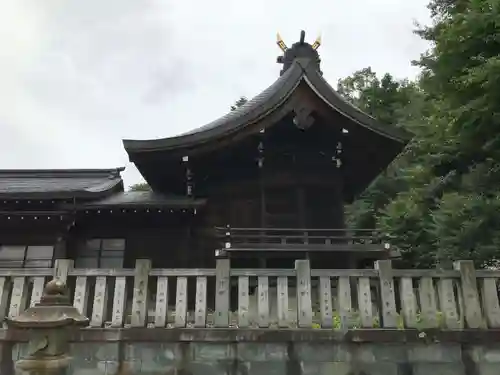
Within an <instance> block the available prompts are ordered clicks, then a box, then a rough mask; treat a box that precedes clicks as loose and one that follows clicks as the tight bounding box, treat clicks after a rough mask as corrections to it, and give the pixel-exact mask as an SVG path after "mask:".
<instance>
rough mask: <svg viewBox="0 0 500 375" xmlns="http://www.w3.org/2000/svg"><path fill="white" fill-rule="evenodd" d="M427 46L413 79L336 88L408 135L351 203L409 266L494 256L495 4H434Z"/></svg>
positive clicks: (499, 254) (498, 143)
mask: <svg viewBox="0 0 500 375" xmlns="http://www.w3.org/2000/svg"><path fill="white" fill-rule="evenodd" d="M429 8H430V9H431V12H432V16H433V24H432V26H431V27H426V28H422V29H421V30H419V31H418V34H419V35H420V36H421V37H422V38H424V39H426V40H428V41H429V42H431V45H432V47H431V49H430V50H429V51H428V52H427V53H426V54H424V55H423V56H422V57H421V59H420V60H419V61H418V62H416V64H417V65H418V66H420V67H421V69H422V74H421V76H420V78H419V80H418V81H417V82H408V81H398V80H395V79H394V78H393V77H391V76H390V75H389V74H386V75H385V76H384V77H382V78H381V79H379V78H377V76H376V75H375V74H374V73H373V72H372V71H371V70H370V69H365V70H363V71H360V72H356V73H354V74H353V75H352V76H351V77H348V78H345V79H343V80H341V81H340V82H339V87H338V88H339V91H340V92H341V93H342V94H343V95H344V96H345V97H346V98H347V99H348V100H350V101H352V102H353V103H354V104H356V105H358V106H359V107H360V108H362V109H363V110H365V111H367V112H369V113H371V114H373V115H374V116H375V117H377V118H379V119H380V120H381V121H385V122H387V123H393V124H398V125H399V126H404V127H406V128H408V129H409V130H410V131H412V132H414V133H415V135H416V137H415V139H414V141H413V142H412V143H411V144H410V145H409V147H408V148H407V150H406V151H405V153H404V154H403V155H401V157H400V158H398V160H396V161H395V162H394V163H393V164H392V165H391V166H390V167H389V168H388V170H387V171H386V172H385V173H384V174H383V175H382V176H380V177H379V178H378V179H377V180H376V181H375V182H374V183H373V184H372V185H371V186H370V187H369V189H368V190H367V191H366V192H365V193H364V194H363V195H362V196H360V197H359V199H358V200H357V201H356V202H355V203H354V204H353V205H352V206H351V207H350V210H349V217H350V221H351V224H352V225H354V226H357V227H367V226H370V225H376V226H378V227H379V228H380V229H381V230H382V231H383V232H384V233H386V234H387V235H388V236H390V237H391V242H392V243H393V244H394V245H395V246H397V247H398V248H399V249H400V250H402V251H403V254H404V259H405V260H406V261H407V262H408V264H409V265H411V266H415V267H420V266H431V265H434V264H441V265H447V264H448V263H449V262H450V261H452V260H455V259H473V260H474V261H475V262H476V264H477V265H478V266H490V265H496V264H497V261H498V260H499V258H500V90H498V87H499V83H500V2H498V1H491V0H470V1H465V0H463V1H458V0H456V1H450V0H434V1H432V2H431V4H430V5H429Z"/></svg>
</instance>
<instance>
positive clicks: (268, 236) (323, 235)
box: [215, 226, 389, 256]
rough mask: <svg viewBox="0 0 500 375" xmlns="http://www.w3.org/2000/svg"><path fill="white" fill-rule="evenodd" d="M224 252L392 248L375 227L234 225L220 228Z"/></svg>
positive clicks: (218, 229) (374, 249) (216, 229)
mask: <svg viewBox="0 0 500 375" xmlns="http://www.w3.org/2000/svg"><path fill="white" fill-rule="evenodd" d="M215 233H216V237H217V238H218V240H219V248H220V253H221V255H223V254H224V253H230V252H244V251H247V252H248V251H250V252H258V251H263V252H265V253H267V254H270V255H271V256H272V255H273V253H277V252H284V251H286V252H321V251H336V250H337V251H347V250H352V249H358V250H365V251H370V250H373V251H384V250H388V248H389V247H388V244H386V243H384V241H383V239H382V237H381V235H380V233H378V232H377V231H375V230H373V229H356V230H349V229H306V228H232V227H229V226H227V227H216V228H215Z"/></svg>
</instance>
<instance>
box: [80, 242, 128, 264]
mask: <svg viewBox="0 0 500 375" xmlns="http://www.w3.org/2000/svg"><path fill="white" fill-rule="evenodd" d="M124 255H125V239H123V238H93V239H89V240H87V241H85V242H84V243H82V244H81V245H80V246H79V247H78V249H77V255H76V260H75V267H76V268H122V267H123V258H124Z"/></svg>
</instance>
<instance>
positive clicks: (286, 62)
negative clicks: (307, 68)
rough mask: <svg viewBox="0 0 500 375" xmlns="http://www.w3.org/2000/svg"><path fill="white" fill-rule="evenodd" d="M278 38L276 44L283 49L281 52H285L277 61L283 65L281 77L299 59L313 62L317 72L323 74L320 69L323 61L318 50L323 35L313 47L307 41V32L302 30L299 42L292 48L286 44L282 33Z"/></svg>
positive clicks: (278, 34)
mask: <svg viewBox="0 0 500 375" xmlns="http://www.w3.org/2000/svg"><path fill="white" fill-rule="evenodd" d="M276 36H277V40H276V44H277V45H278V47H279V48H280V49H281V51H283V55H281V56H278V58H277V60H276V61H277V63H278V64H283V69H282V70H281V72H280V75H283V73H284V72H286V71H287V70H288V68H290V67H291V66H292V63H293V62H294V61H295V60H296V59H299V58H300V59H304V58H305V59H310V60H312V61H313V62H314V63H315V65H316V68H317V70H318V71H319V72H320V74H321V70H320V67H319V64H320V62H321V59H320V58H319V54H318V48H319V46H321V35H319V36H318V37H317V38H316V40H315V41H314V43H313V44H312V45H311V44H309V43H307V42H306V41H305V39H306V32H305V31H304V30H301V32H300V39H299V41H298V42H296V43H294V44H293V45H292V47H291V48H288V46H287V45H286V44H285V42H284V41H283V38H282V37H281V35H280V33H277V35H276Z"/></svg>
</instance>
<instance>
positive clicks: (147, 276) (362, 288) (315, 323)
mask: <svg viewBox="0 0 500 375" xmlns="http://www.w3.org/2000/svg"><path fill="white" fill-rule="evenodd" d="M52 277H56V278H59V279H61V280H62V281H64V282H65V283H66V284H67V285H68V287H69V289H70V297H71V301H72V303H73V306H75V307H76V308H77V309H78V311H79V312H80V313H82V314H84V315H86V316H88V317H89V319H90V329H92V328H142V327H149V328H185V327H188V328H189V327H194V328H239V329H243V328H260V329H272V328H316V329H330V330H331V329H334V330H340V331H345V330H347V329H361V328H386V329H393V328H394V329H403V328H415V329H430V328H444V329H463V328H472V329H487V328H490V329H494V328H500V306H499V299H498V287H497V282H498V279H499V278H500V271H493V270H475V269H474V266H473V263H472V262H471V261H459V262H457V263H456V264H455V268H454V269H453V270H438V269H428V270H403V269H394V268H392V266H391V261H389V260H384V261H378V262H376V264H375V267H374V269H363V270H360V269H355V270H354V269H353V270H349V269H345V270H330V269H328V270H325V269H310V266H309V262H308V261H307V260H298V261H297V262H296V266H295V269H235V268H231V267H230V262H229V260H228V259H220V260H218V261H217V266H216V268H215V269H152V268H151V263H150V261H149V260H142V259H139V260H137V262H136V267H135V268H133V269H78V268H73V261H71V260H65V259H60V260H57V261H56V265H55V268H53V269H52V268H50V269H49V268H47V269H43V268H40V269H0V317H2V318H5V317H9V318H15V317H16V316H17V315H19V314H20V313H21V312H22V311H24V310H25V309H26V308H27V307H28V305H34V304H35V303H36V302H37V301H38V300H39V299H40V296H41V293H42V290H43V286H44V284H45V283H46V282H47V281H48V279H50V278H52Z"/></svg>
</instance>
